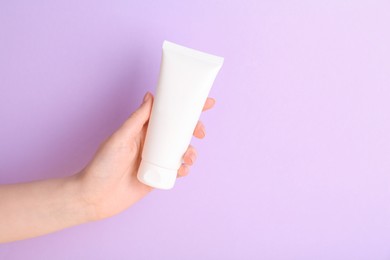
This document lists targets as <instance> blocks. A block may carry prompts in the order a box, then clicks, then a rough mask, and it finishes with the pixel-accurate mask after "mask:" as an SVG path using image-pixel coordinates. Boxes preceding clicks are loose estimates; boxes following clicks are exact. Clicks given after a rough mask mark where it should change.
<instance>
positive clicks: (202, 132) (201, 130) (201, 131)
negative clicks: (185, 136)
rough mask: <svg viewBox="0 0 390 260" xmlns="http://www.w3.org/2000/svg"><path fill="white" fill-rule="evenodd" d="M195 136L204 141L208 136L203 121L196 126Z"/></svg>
mask: <svg viewBox="0 0 390 260" xmlns="http://www.w3.org/2000/svg"><path fill="white" fill-rule="evenodd" d="M193 135H194V136H195V137H196V138H199V139H203V138H204V137H205V136H206V128H205V126H204V124H203V123H202V122H201V121H198V123H197V124H196V126H195V130H194V133H193Z"/></svg>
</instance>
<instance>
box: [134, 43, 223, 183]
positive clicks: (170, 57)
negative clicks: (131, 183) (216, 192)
mask: <svg viewBox="0 0 390 260" xmlns="http://www.w3.org/2000/svg"><path fill="white" fill-rule="evenodd" d="M222 64H223V58H222V57H218V56H215V55H211V54H208V53H204V52H200V51H197V50H193V49H190V48H187V47H184V46H181V45H178V44H175V43H171V42H168V41H164V43H163V47H162V59H161V65H160V76H159V81H158V85H157V90H156V95H155V98H154V103H153V108H152V112H151V116H150V119H149V124H148V129H147V133H146V139H145V143H144V146H143V151H142V161H141V164H140V167H139V169H138V175H137V176H138V180H139V181H141V182H142V183H144V184H146V185H149V186H151V187H154V188H159V189H171V188H172V187H173V186H174V184H175V181H176V176H177V171H178V169H179V168H180V166H181V164H182V159H183V155H184V153H185V152H186V150H187V148H188V145H189V144H190V141H191V138H192V135H193V132H194V130H195V126H196V124H197V122H198V119H199V117H200V114H201V113H202V109H203V106H204V104H205V102H206V99H207V97H208V94H209V92H210V89H211V86H212V85H213V82H214V80H215V77H216V76H217V74H218V72H219V70H220V69H221V67H222Z"/></svg>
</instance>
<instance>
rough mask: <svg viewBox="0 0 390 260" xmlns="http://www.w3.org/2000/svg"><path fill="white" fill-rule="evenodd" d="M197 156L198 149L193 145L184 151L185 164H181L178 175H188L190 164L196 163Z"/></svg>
mask: <svg viewBox="0 0 390 260" xmlns="http://www.w3.org/2000/svg"><path fill="white" fill-rule="evenodd" d="M196 157H197V153H196V150H195V148H194V147H193V146H191V145H190V146H188V149H187V151H186V152H185V153H184V156H183V164H182V165H181V166H180V168H179V170H178V171H177V176H178V177H183V176H187V175H188V173H189V171H190V166H191V165H193V164H194V163H195V160H196Z"/></svg>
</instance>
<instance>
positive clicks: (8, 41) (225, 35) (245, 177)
mask: <svg viewBox="0 0 390 260" xmlns="http://www.w3.org/2000/svg"><path fill="white" fill-rule="evenodd" d="M38 2H39V3H38ZM38 2H37V1H1V2H0V90H1V91H0V119H1V123H0V145H1V148H0V182H1V183H11V182H21V181H30V180H36V179H41V178H49V177H58V176H66V175H70V174H72V173H74V172H76V171H78V170H80V169H81V168H82V167H83V166H84V165H85V164H86V163H87V162H88V160H89V159H90V158H91V156H92V155H93V153H94V151H95V149H96V147H97V146H98V144H99V143H100V142H101V141H102V140H103V139H104V138H105V137H107V136H108V135H110V134H111V133H112V132H113V131H114V130H115V129H116V128H117V127H118V126H119V125H120V124H121V123H122V122H123V120H125V118H126V117H127V116H128V115H129V114H130V113H131V112H132V111H133V110H134V109H135V108H136V107H137V106H138V104H139V103H140V101H141V99H142V96H143V95H144V93H145V92H146V91H147V90H151V91H153V90H154V87H155V85H156V82H157V77H158V70H159V64H160V57H161V44H162V42H163V40H164V39H167V40H170V41H173V42H177V43H179V44H183V45H186V46H189V47H193V48H196V49H199V50H203V51H207V52H211V53H213V54H216V55H221V56H224V57H225V64H224V66H223V68H222V70H221V73H220V74H219V76H218V77H217V80H216V81H215V84H214V87H213V90H212V93H211V95H212V96H213V97H215V98H216V99H217V106H216V108H215V109H214V110H212V111H210V112H208V113H206V114H204V115H203V116H202V120H203V121H204V122H205V124H206V128H207V134H208V135H207V137H206V139H205V140H204V141H197V140H194V145H195V146H196V147H197V149H198V151H199V158H198V161H197V163H196V166H194V167H193V168H192V170H191V175H190V176H189V177H187V178H183V179H181V180H179V181H178V182H177V185H176V187H175V189H174V190H172V191H169V192H166V191H155V192H153V193H152V194H151V195H150V196H148V197H147V198H145V199H144V200H142V201H140V202H139V203H138V204H136V205H135V206H134V207H132V208H130V209H128V210H127V211H125V212H124V213H122V214H120V215H118V216H115V217H113V218H111V219H107V220H104V221H100V222H95V223H90V224H86V225H82V226H77V227H73V228H70V229H67V230H64V231H61V232H58V233H55V234H51V235H47V236H44V237H39V238H35V239H30V240H26V241H20V242H14V243H9V244H4V245H1V246H0V259H267V260H270V259H271V260H272V259H316V260H321V259H343V260H345V259H354V260H356V259H367V260H368V259H369V260H376V259H390V189H389V187H390V113H389V110H390V102H389V100H390V48H389V46H390V29H389V24H390V15H389V12H390V3H389V1H369V0H367V1H346V0H345V1H344V0H341V1H340V0H332V1H191V2H187V1H180V0H172V1H160V2H157V1H137V2H136V1H119V0H118V1H112V0H111V1H92V0H81V1H79V0H77V1H76V0H73V1H69V0H62V1H38ZM0 206H1V205H0ZM0 214H1V213H0Z"/></svg>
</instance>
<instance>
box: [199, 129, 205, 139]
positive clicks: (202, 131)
mask: <svg viewBox="0 0 390 260" xmlns="http://www.w3.org/2000/svg"><path fill="white" fill-rule="evenodd" d="M200 132H201V135H202V138H203V137H205V136H206V131H205V130H204V128H203V127H202V129H201V130H200Z"/></svg>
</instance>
